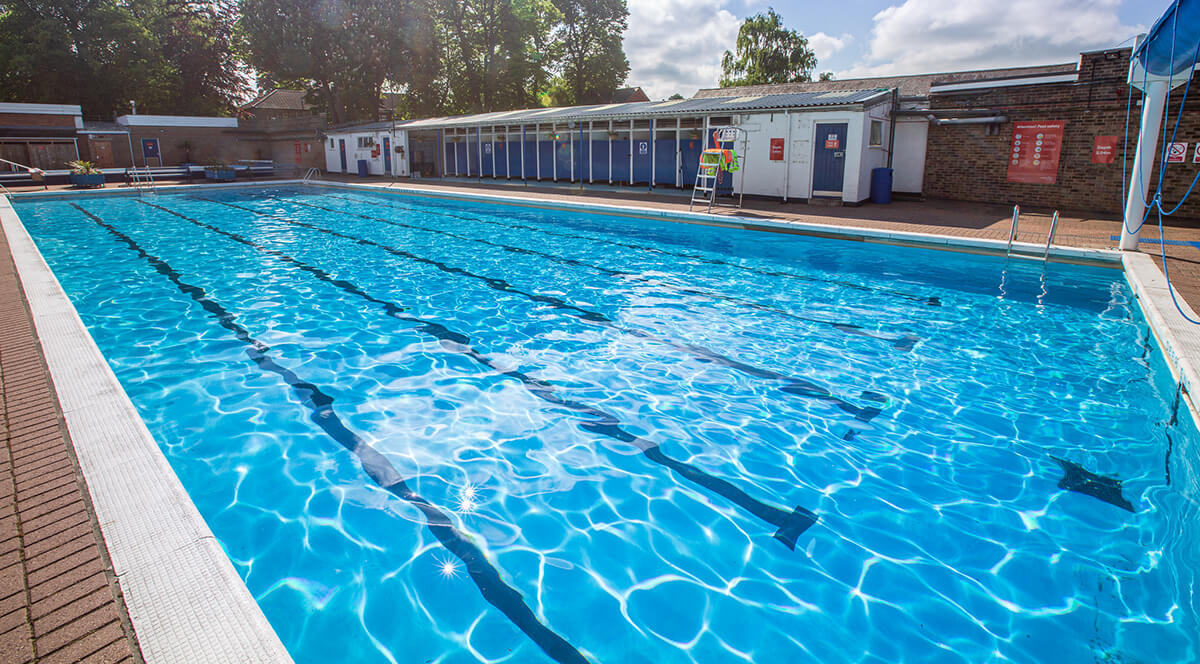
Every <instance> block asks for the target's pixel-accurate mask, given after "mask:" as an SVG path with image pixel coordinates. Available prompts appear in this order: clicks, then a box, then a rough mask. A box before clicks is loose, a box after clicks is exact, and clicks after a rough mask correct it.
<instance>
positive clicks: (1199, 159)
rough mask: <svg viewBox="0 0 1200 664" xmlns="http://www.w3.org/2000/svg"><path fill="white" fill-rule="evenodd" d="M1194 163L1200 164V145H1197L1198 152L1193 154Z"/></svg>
mask: <svg viewBox="0 0 1200 664" xmlns="http://www.w3.org/2000/svg"><path fill="white" fill-rule="evenodd" d="M1192 163H1193V164H1200V143H1197V144H1196V151H1195V152H1193V153H1192Z"/></svg>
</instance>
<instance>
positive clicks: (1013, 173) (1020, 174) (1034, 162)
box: [1008, 120, 1067, 184]
mask: <svg viewBox="0 0 1200 664" xmlns="http://www.w3.org/2000/svg"><path fill="white" fill-rule="evenodd" d="M1066 125H1067V123H1066V121H1065V120H1048V121H1045V122H1017V123H1016V124H1014V125H1013V137H1012V146H1011V147H1010V148H1009V150H1008V181H1009V182H1027V183H1030V184H1054V183H1055V182H1057V181H1058V158H1059V156H1060V154H1061V153H1062V137H1063V128H1064V127H1066Z"/></svg>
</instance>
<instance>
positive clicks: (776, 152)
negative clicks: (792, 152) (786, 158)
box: [771, 138, 783, 161]
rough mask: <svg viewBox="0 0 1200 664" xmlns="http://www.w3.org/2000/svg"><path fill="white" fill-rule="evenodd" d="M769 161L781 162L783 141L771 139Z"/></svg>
mask: <svg viewBox="0 0 1200 664" xmlns="http://www.w3.org/2000/svg"><path fill="white" fill-rule="evenodd" d="M771 161H783V139H782V138H772V139H771Z"/></svg>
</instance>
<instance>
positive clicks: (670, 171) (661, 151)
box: [654, 138, 677, 187]
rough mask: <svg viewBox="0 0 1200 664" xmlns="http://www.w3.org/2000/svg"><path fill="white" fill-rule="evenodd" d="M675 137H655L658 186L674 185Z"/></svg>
mask: <svg viewBox="0 0 1200 664" xmlns="http://www.w3.org/2000/svg"><path fill="white" fill-rule="evenodd" d="M676 173H677V169H676V167H675V139H674V138H656V139H654V184H655V186H658V187H674V186H675V174H676Z"/></svg>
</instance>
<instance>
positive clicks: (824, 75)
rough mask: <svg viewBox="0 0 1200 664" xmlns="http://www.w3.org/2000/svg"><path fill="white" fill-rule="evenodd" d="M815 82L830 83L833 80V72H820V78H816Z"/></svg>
mask: <svg viewBox="0 0 1200 664" xmlns="http://www.w3.org/2000/svg"><path fill="white" fill-rule="evenodd" d="M817 80H818V81H832V80H833V72H831V71H823V72H821V77H820V78H818V79H817Z"/></svg>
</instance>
